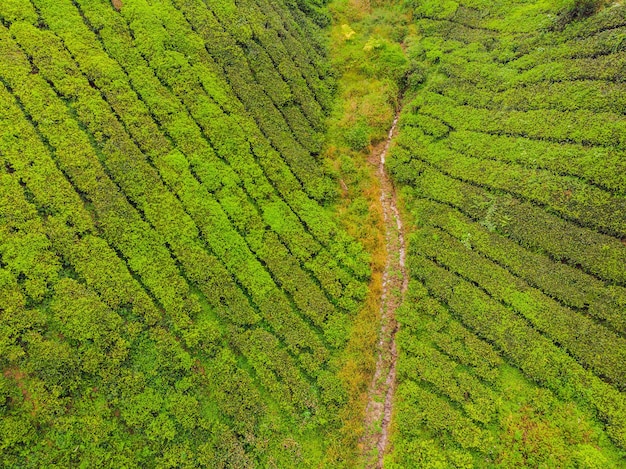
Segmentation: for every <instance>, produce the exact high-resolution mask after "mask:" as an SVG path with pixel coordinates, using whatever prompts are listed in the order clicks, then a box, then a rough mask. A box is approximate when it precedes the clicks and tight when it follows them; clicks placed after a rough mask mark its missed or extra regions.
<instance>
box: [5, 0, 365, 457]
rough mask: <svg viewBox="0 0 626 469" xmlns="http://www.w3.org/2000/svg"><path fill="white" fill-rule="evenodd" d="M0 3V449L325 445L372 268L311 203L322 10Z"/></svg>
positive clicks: (316, 450)
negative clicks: (354, 321) (346, 352)
mask: <svg viewBox="0 0 626 469" xmlns="http://www.w3.org/2000/svg"><path fill="white" fill-rule="evenodd" d="M308 11H309V13H311V12H313V11H317V12H318V13H319V10H317V9H316V8H315V7H313V6H311V7H310V8H308ZM322 19H323V17H320V18H318V20H322ZM0 20H1V21H2V24H1V25H0V55H2V57H3V60H2V61H1V63H0V108H1V109H2V112H1V113H0V116H1V120H2V125H0V159H1V162H0V175H1V178H2V184H0V187H1V191H2V192H1V193H0V197H1V199H0V200H1V202H0V220H1V223H0V230H1V231H0V268H1V278H2V281H1V282H0V290H1V291H2V294H0V298H2V305H1V308H2V310H3V311H4V312H3V315H5V316H6V317H3V329H2V336H1V337H2V338H1V339H0V344H1V345H0V350H1V353H0V357H2V358H0V363H1V365H0V366H1V367H2V375H1V377H0V389H1V390H2V393H3V396H4V399H5V400H6V404H5V405H4V407H3V409H2V412H3V414H2V424H1V426H2V434H3V444H2V448H1V450H0V461H2V463H1V465H3V466H7V467H11V466H12V467H18V466H19V465H23V466H24V467H44V466H52V465H58V466H73V467H76V466H80V465H84V466H96V465H98V466H100V465H102V464H104V465H107V466H111V467H125V466H136V465H150V466H152V465H154V466H162V467H192V466H193V467H196V466H197V465H201V466H206V467H224V466H225V465H228V467H249V466H250V465H262V466H273V465H275V466H279V467H296V466H302V465H304V466H309V465H311V464H313V461H320V460H323V459H324V457H325V456H324V454H325V453H326V451H327V450H328V448H329V447H331V446H332V444H333V441H334V440H333V437H332V436H331V435H333V432H336V431H337V429H338V427H339V426H340V424H341V422H340V421H339V420H338V414H339V411H340V409H341V408H342V406H343V405H344V404H345V401H346V391H345V389H344V384H343V383H342V381H341V380H340V379H339V378H338V377H337V371H338V369H339V367H340V362H339V357H340V356H341V353H342V350H343V348H344V346H345V343H346V341H347V338H348V335H349V330H350V318H351V317H352V315H353V314H354V313H355V312H356V310H357V309H358V307H359V305H360V303H361V302H362V300H363V299H364V296H365V292H366V286H365V284H364V282H365V281H366V280H367V279H368V277H369V275H370V272H369V260H368V255H367V254H366V253H364V252H363V250H362V248H361V247H360V245H358V244H357V243H356V242H355V241H354V240H352V239H351V238H350V237H349V236H348V235H346V234H345V233H344V232H343V231H342V230H341V229H340V228H339V227H338V225H337V223H336V221H334V219H333V218H332V216H331V214H330V213H329V212H328V211H327V210H326V209H325V208H324V207H323V206H322V203H326V202H327V201H328V200H329V199H332V197H334V192H335V183H334V182H333V180H332V179H331V178H330V177H329V176H328V175H327V174H326V173H325V170H324V169H323V165H322V163H321V161H320V160H319V156H318V153H319V151H320V145H321V133H322V132H323V131H324V119H325V115H326V113H327V111H328V109H329V106H330V88H331V86H332V85H330V84H329V78H328V75H327V66H326V65H325V56H324V54H325V51H324V48H323V46H322V45H321V43H320V42H319V41H320V39H319V38H318V36H319V29H318V26H316V25H315V24H314V23H313V22H312V21H311V19H310V17H309V16H307V14H305V13H304V12H303V11H302V10H300V9H299V8H298V7H297V6H295V5H291V4H290V5H289V6H286V5H283V4H282V3H276V2H267V1H264V0H258V1H253V0H249V1H245V2H238V3H237V4H235V3H234V2H217V3H215V2H203V1H201V0H192V1H184V2H183V1H178V0H172V1H170V0H162V1H157V2H148V1H146V0H125V1H124V2H123V3H122V4H121V7H120V2H113V3H110V2H108V1H107V2H105V1H101V0H61V1H48V0H33V1H32V2H31V1H30V0H11V1H7V2H2V5H0Z"/></svg>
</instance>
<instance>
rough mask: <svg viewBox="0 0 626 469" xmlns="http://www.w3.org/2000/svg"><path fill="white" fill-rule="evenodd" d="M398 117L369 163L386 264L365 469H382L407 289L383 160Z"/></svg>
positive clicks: (397, 222) (364, 443)
mask: <svg viewBox="0 0 626 469" xmlns="http://www.w3.org/2000/svg"><path fill="white" fill-rule="evenodd" d="M398 116H399V112H398V114H396V117H395V119H394V121H393V125H392V127H391V129H390V130H389V134H388V135H387V140H386V141H385V142H384V145H382V147H381V146H378V147H377V148H374V150H373V152H372V158H371V161H375V162H376V164H377V166H378V171H377V174H378V178H379V180H380V187H381V193H380V203H381V206H382V212H383V219H384V224H385V246H386V251H387V262H386V264H385V270H384V273H383V285H382V298H381V302H380V304H381V306H380V308H381V311H380V331H379V340H378V358H377V361H376V370H375V372H374V377H373V379H372V383H371V384H370V387H369V391H368V400H367V407H366V409H365V422H364V424H365V434H364V436H363V438H362V440H361V447H362V450H363V456H364V461H365V467H367V468H377V469H381V468H382V467H383V457H384V455H385V453H386V452H387V449H388V442H389V430H390V424H391V417H392V414H393V396H394V392H395V384H396V360H397V350H396V341H395V336H396V332H397V331H398V323H397V321H396V316H395V312H396V309H397V308H398V306H400V304H401V303H402V299H403V297H404V293H405V292H406V289H407V286H408V276H407V272H406V265H405V261H406V242H405V238H404V226H403V224H402V219H401V217H400V212H399V210H398V205H397V197H396V191H395V188H394V186H393V184H392V182H391V179H390V178H389V175H388V174H387V172H386V171H385V159H386V157H387V152H388V151H389V147H390V145H391V141H392V139H393V136H394V134H395V131H396V126H397V124H398Z"/></svg>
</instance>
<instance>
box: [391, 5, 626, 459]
mask: <svg viewBox="0 0 626 469" xmlns="http://www.w3.org/2000/svg"><path fill="white" fill-rule="evenodd" d="M550 3H551V2H514V1H496V2H482V1H469V0H467V1H460V2H452V1H448V2H435V1H424V2H413V5H414V8H413V12H412V13H413V24H414V25H415V28H416V29H415V32H414V36H413V38H412V41H411V42H410V43H408V52H407V53H408V55H409V58H410V59H411V60H412V61H413V63H414V64H415V68H416V70H418V71H417V72H415V73H414V74H413V75H412V76H410V77H409V80H408V84H409V86H411V87H412V88H411V89H410V90H409V91H408V93H407V96H408V99H407V102H406V103H405V107H404V112H403V113H402V116H401V119H400V129H399V136H398V138H397V140H396V142H397V146H396V147H395V148H394V149H393V150H392V152H391V153H392V155H391V158H390V161H389V168H390V171H391V172H392V174H393V176H394V178H395V180H396V181H397V182H398V183H400V184H401V185H402V193H403V194H404V196H405V205H406V209H407V211H408V212H409V213H410V215H411V216H412V218H413V225H414V233H413V234H412V236H411V237H410V242H409V261H408V265H409V271H410V276H411V279H412V280H411V284H410V286H409V291H408V293H407V301H406V302H405V304H404V306H403V308H402V309H401V310H399V311H398V319H399V321H400V324H401V325H400V332H399V333H398V335H397V340H398V346H399V363H398V378H399V385H398V390H397V396H396V399H397V406H396V411H395V421H396V434H395V436H394V445H395V449H394V451H393V453H392V454H391V455H390V456H389V457H388V458H387V464H386V465H385V467H420V468H427V467H507V468H510V467H516V468H519V467H598V468H600V467H602V468H607V467H624V464H626V462H625V461H626V460H625V459H624V454H625V452H624V450H625V449H626V394H625V393H624V392H625V391H626V117H625V115H624V113H625V111H626V107H625V106H624V104H625V103H624V99H625V97H626V83H625V82H624V77H625V76H626V75H625V72H626V68H625V65H626V51H625V49H626V41H625V40H624V38H626V8H624V7H622V6H618V5H617V6H612V7H607V8H605V9H603V10H602V11H599V12H597V13H593V9H590V10H589V11H587V10H585V11H579V10H572V9H571V8H570V9H569V10H566V11H564V10H561V5H556V4H554V3H553V4H552V5H550ZM570 3H572V4H574V3H575V2H570ZM582 3H583V2H578V4H582ZM587 3H588V4H591V2H587ZM585 15H590V16H589V17H586V16H585ZM420 83H422V84H420Z"/></svg>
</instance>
